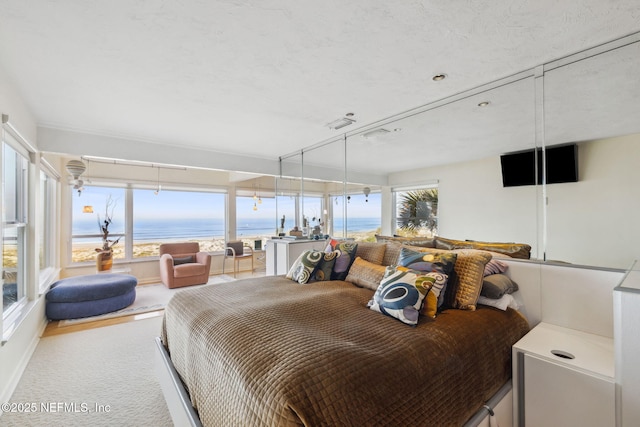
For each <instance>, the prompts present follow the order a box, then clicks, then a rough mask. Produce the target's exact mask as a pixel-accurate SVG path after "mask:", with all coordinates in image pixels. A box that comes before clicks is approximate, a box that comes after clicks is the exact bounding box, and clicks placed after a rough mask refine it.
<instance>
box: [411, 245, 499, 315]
mask: <svg viewBox="0 0 640 427" xmlns="http://www.w3.org/2000/svg"><path fill="white" fill-rule="evenodd" d="M410 248H411V249H413V250H416V251H419V252H428V253H434V254H435V253H454V254H456V263H455V265H454V267H453V272H452V274H451V275H450V276H449V284H448V285H447V289H446V291H445V297H444V305H446V306H449V307H452V308H459V309H462V310H475V309H476V302H477V301H478V296H480V290H481V289H482V279H483V278H484V266H485V265H486V264H487V263H488V262H489V260H490V259H491V254H489V253H487V252H485V251H480V250H476V249H456V250H453V251H446V250H443V249H429V248H419V247H417V246H411V247H410Z"/></svg>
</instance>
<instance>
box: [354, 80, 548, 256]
mask: <svg viewBox="0 0 640 427" xmlns="http://www.w3.org/2000/svg"><path fill="white" fill-rule="evenodd" d="M535 94H536V82H535V78H534V76H533V71H529V72H524V73H522V74H520V75H517V76H512V77H511V78H509V79H507V80H504V81H500V82H494V83H493V84H491V85H487V86H485V87H481V88H476V89H474V90H471V91H468V92H466V93H463V94H460V95H459V96H457V97H454V98H451V99H446V100H443V101H441V102H439V103H435V104H433V105H429V106H426V108H425V109H424V110H423V111H419V112H417V113H415V114H408V115H406V117H402V118H399V119H397V120H394V121H391V122H389V123H385V124H383V125H380V126H378V127H376V128H373V129H372V130H371V129H366V130H364V131H363V132H361V133H360V134H358V135H354V136H352V137H350V141H349V144H350V145H349V150H348V153H349V157H348V160H347V162H348V165H349V168H350V169H351V168H353V169H355V170H360V169H363V168H365V167H366V165H367V164H375V165H376V167H377V169H378V170H382V171H384V172H385V173H387V174H388V186H389V187H391V189H392V190H398V189H404V188H411V187H412V186H420V185H424V184H427V183H437V186H438V189H439V203H438V234H439V235H441V236H444V237H449V238H453V239H460V240H466V239H470V240H484V241H503V242H519V243H527V244H530V245H531V246H532V254H531V256H532V258H537V257H538V252H537V251H538V249H537V248H538V240H539V238H538V217H539V215H538V213H539V203H538V198H539V193H540V191H541V186H539V185H527V186H518V187H504V186H503V181H502V172H501V162H500V156H501V155H502V154H505V153H512V152H520V151H524V150H530V151H531V150H534V149H535V146H536V127H535V117H536V116H535V106H536V103H535V99H536V98H535ZM378 129H384V130H386V132H382V133H378V134H375V133H372V132H375V131H376V130H378ZM523 167H524V168H529V169H530V170H531V171H532V173H533V171H534V169H535V158H534V157H532V159H531V162H530V163H528V164H526V165H523ZM390 221H392V222H393V218H391V219H390ZM391 227H392V231H393V230H395V224H391Z"/></svg>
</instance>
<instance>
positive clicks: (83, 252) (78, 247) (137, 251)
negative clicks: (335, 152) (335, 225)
mask: <svg viewBox="0 0 640 427" xmlns="http://www.w3.org/2000/svg"><path fill="white" fill-rule="evenodd" d="M376 233H379V230H374V231H363V232H353V233H350V234H349V237H350V238H353V239H355V240H356V241H360V242H375V234H376ZM271 237H272V236H256V237H243V238H242V239H240V240H242V241H243V242H244V243H245V244H247V245H249V246H250V247H251V248H253V247H254V242H255V240H260V239H262V248H264V247H265V241H266V240H268V239H270V238H271ZM175 241H180V242H198V243H199V244H200V250H201V251H203V252H210V253H216V252H222V251H223V250H224V240H223V239H181V240H171V239H167V240H164V241H162V242H144V243H135V244H134V245H133V257H134V258H148V257H158V256H159V249H160V244H161V243H172V242H175ZM98 246H99V245H96V244H95V243H82V244H75V245H74V246H73V251H72V258H71V260H72V262H89V261H91V262H93V261H95V258H96V251H95V248H96V247H98ZM5 249H6V248H5ZM113 255H114V259H124V258H125V254H124V244H122V243H118V244H117V245H115V246H114V247H113ZM9 258H12V257H11V256H9ZM13 258H14V259H15V252H14V254H13ZM5 265H6V264H5Z"/></svg>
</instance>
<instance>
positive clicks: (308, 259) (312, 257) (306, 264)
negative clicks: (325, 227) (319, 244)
mask: <svg viewBox="0 0 640 427" xmlns="http://www.w3.org/2000/svg"><path fill="white" fill-rule="evenodd" d="M323 256H324V253H323V252H320V251H314V250H309V251H305V252H303V253H301V254H300V256H299V257H298V259H297V260H296V262H294V263H293V265H292V266H291V268H290V269H289V272H288V273H287V276H286V277H287V279H291V280H293V281H294V282H298V283H300V284H302V285H304V284H305V283H308V282H309V279H311V276H312V273H313V271H314V270H315V269H316V267H317V266H318V264H319V263H320V260H321V259H322V258H323Z"/></svg>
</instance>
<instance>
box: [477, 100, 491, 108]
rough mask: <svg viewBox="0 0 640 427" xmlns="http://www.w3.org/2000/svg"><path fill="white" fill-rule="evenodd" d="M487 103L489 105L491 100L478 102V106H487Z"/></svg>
mask: <svg viewBox="0 0 640 427" xmlns="http://www.w3.org/2000/svg"><path fill="white" fill-rule="evenodd" d="M487 105H489V101H482V102H481V103H479V104H478V107H486V106H487Z"/></svg>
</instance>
